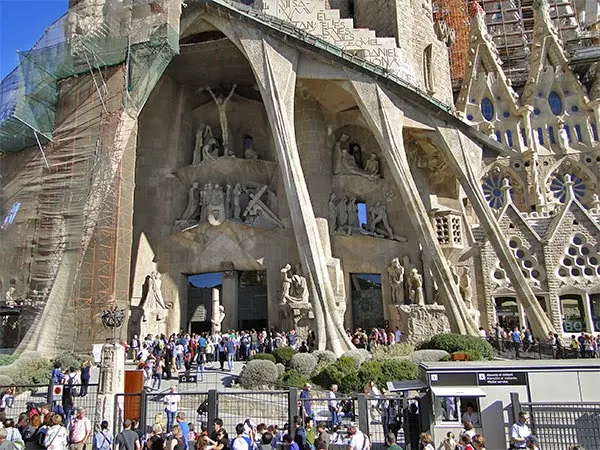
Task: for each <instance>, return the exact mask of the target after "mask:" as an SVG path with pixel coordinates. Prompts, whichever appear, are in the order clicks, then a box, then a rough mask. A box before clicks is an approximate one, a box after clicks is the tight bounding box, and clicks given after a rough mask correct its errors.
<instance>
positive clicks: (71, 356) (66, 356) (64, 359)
mask: <svg viewBox="0 0 600 450" xmlns="http://www.w3.org/2000/svg"><path fill="white" fill-rule="evenodd" d="M84 359H89V358H86V357H85V356H82V355H79V354H77V353H75V352H65V353H62V354H60V355H58V356H57V357H55V358H54V359H53V360H52V362H53V363H56V362H58V363H60V367H62V368H65V369H68V368H70V367H73V368H75V369H79V368H80V367H81V363H82V362H83V360H84Z"/></svg>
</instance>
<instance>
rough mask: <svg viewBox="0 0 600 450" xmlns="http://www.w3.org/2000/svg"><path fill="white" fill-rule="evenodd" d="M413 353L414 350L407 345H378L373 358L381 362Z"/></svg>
mask: <svg viewBox="0 0 600 450" xmlns="http://www.w3.org/2000/svg"><path fill="white" fill-rule="evenodd" d="M414 351H415V348H414V347H413V346H412V345H410V344H407V343H404V342H403V343H400V344H394V345H378V346H377V347H376V348H375V350H374V351H373V358H375V359H379V360H383V359H388V358H395V357H398V356H408V355H410V354H411V353H412V352H414Z"/></svg>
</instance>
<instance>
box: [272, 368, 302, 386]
mask: <svg viewBox="0 0 600 450" xmlns="http://www.w3.org/2000/svg"><path fill="white" fill-rule="evenodd" d="M279 380H280V381H281V384H283V385H284V386H285V387H288V388H289V387H297V388H301V387H303V386H304V385H305V384H306V383H308V377H307V376H305V375H303V374H301V373H300V372H298V371H296V370H293V369H292V370H288V371H287V372H285V373H284V374H283V375H282V376H281V377H280V378H279Z"/></svg>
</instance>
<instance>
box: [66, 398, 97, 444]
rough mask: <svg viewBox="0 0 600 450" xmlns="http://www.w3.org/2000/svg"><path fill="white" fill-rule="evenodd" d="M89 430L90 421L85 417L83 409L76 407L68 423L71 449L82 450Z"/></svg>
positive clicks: (90, 428) (90, 427)
mask: <svg viewBox="0 0 600 450" xmlns="http://www.w3.org/2000/svg"><path fill="white" fill-rule="evenodd" d="M91 431H92V423H91V422H90V419H88V418H87V417H85V409H83V408H77V413H76V415H75V417H74V418H73V419H72V420H71V422H70V424H69V441H70V442H71V450H83V449H84V447H85V443H86V442H87V440H88V437H89V436H90V433H91Z"/></svg>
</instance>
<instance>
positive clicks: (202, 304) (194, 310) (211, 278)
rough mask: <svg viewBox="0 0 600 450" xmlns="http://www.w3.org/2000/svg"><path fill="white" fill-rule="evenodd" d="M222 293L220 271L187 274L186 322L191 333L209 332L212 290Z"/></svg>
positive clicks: (220, 294)
mask: <svg viewBox="0 0 600 450" xmlns="http://www.w3.org/2000/svg"><path fill="white" fill-rule="evenodd" d="M213 289H218V290H219V298H221V296H222V293H223V279H222V276H221V272H212V273H201V274H197V275H189V276H188V318H187V319H188V323H189V331H190V332H191V333H196V334H199V333H210V332H211V322H210V319H211V317H212V290H213Z"/></svg>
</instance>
